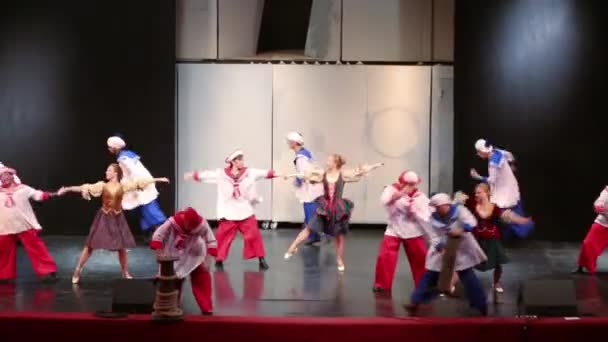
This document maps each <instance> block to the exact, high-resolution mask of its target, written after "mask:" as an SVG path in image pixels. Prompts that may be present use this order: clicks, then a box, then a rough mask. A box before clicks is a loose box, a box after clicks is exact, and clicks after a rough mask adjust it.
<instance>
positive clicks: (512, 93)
mask: <svg viewBox="0 0 608 342" xmlns="http://www.w3.org/2000/svg"><path fill="white" fill-rule="evenodd" d="M607 8H608V6H607V4H606V2H605V1H592V0H570V1H568V0H494V1H484V0H468V1H457V2H456V37H455V39H456V44H455V49H456V50H455V71H454V72H455V165H454V170H455V171H454V172H455V175H454V176H455V185H456V187H457V188H459V189H466V190H470V189H471V188H472V186H473V183H472V182H471V181H470V179H469V176H468V172H469V168H470V167H472V166H475V167H477V168H478V170H479V169H481V170H483V172H482V174H485V173H486V172H487V171H486V170H487V167H486V165H487V164H486V163H484V162H482V161H481V160H479V159H478V158H477V157H476V156H475V151H474V148H473V144H474V142H475V140H476V139H477V138H479V137H487V138H488V139H489V140H490V141H492V142H494V143H495V145H497V146H501V147H504V148H506V149H508V150H510V151H512V152H513V153H514V155H515V156H516V158H517V159H518V173H517V175H518V178H519V180H520V187H521V191H522V196H523V200H524V206H525V208H526V210H527V211H528V212H529V213H531V214H532V215H533V216H534V217H535V219H536V221H537V223H538V226H537V230H536V231H535V233H534V235H533V237H535V238H540V239H550V240H580V239H582V238H583V237H584V235H585V233H586V230H587V229H588V227H589V225H590V224H591V222H592V220H593V218H594V216H595V215H594V214H593V211H592V203H593V201H594V199H595V198H596V197H597V195H598V194H599V192H600V191H601V190H602V188H603V187H604V186H605V185H606V184H608V173H607V172H606V170H608V159H607V158H606V154H605V152H604V150H605V149H606V147H608V134H607V131H606V130H607V128H608V116H607V115H606V109H605V108H606V106H605V104H606V99H607V94H608V92H607V90H608V88H607V87H606V80H607V76H608V72H607V71H608V69H607V68H608V63H607V61H608V53H607V50H606V48H605V46H606V33H607V32H608V20H606V18H608V11H607Z"/></svg>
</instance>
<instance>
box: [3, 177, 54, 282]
mask: <svg viewBox="0 0 608 342" xmlns="http://www.w3.org/2000/svg"><path fill="white" fill-rule="evenodd" d="M16 175H17V172H16V171H15V170H14V169H11V168H9V167H6V166H2V167H0V185H1V186H0V280H9V279H15V277H16V276H17V240H19V241H20V242H21V245H22V246H23V248H24V249H25V252H26V253H27V255H28V256H29V258H30V261H31V263H32V268H33V269H34V272H36V274H37V275H38V276H40V277H43V278H46V277H50V278H53V279H54V278H55V277H56V275H55V272H57V265H56V264H55V261H54V260H53V257H51V255H50V254H49V251H48V249H47V247H46V244H45V243H44V241H43V240H42V239H41V238H40V236H38V231H40V230H41V229H42V227H41V226H40V223H38V220H37V219H36V215H34V210H33V209H32V205H31V203H30V200H34V201H39V202H42V201H46V200H48V199H49V198H50V197H51V196H52V195H51V194H50V193H48V192H43V191H40V190H34V189H32V188H31V187H29V186H27V185H24V184H20V183H17V182H16V181H15V176H16Z"/></svg>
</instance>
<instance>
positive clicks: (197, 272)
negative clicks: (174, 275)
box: [179, 264, 213, 312]
mask: <svg viewBox="0 0 608 342" xmlns="http://www.w3.org/2000/svg"><path fill="white" fill-rule="evenodd" d="M182 285H183V281H182V282H181V283H180V285H179V286H180V287H179V288H180V292H181V287H182ZM190 285H191V286H192V294H193V295H194V299H195V300H196V303H197V304H198V307H199V308H201V311H202V312H212V311H213V301H212V300H211V274H210V273H209V271H207V270H206V269H205V266H204V265H203V264H201V265H199V266H198V267H197V268H195V269H194V271H192V272H191V273H190ZM180 298H181V293H180Z"/></svg>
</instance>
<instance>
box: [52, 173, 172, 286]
mask: <svg viewBox="0 0 608 342" xmlns="http://www.w3.org/2000/svg"><path fill="white" fill-rule="evenodd" d="M122 176H123V175H122V169H121V168H120V166H119V165H118V164H110V166H108V168H107V170H106V180H107V182H104V181H99V182H97V183H95V184H83V185H79V186H70V187H62V188H61V189H60V190H59V192H58V194H59V195H64V194H66V193H68V192H79V193H81V194H82V197H83V198H84V199H86V200H90V199H91V196H94V197H101V201H102V206H101V208H100V209H99V211H98V212H97V215H96V216H95V220H93V224H92V225H91V230H90V232H89V236H88V237H87V240H86V242H85V246H84V248H83V249H82V253H81V254H80V259H79V260H78V265H77V266H76V269H75V270H74V275H73V276H72V283H73V284H78V283H79V282H80V273H81V272H82V269H83V267H84V265H85V263H86V262H87V260H89V257H90V256H91V253H93V251H94V250H96V249H105V250H110V251H117V252H118V261H119V262H120V269H121V271H122V276H123V278H127V279H130V278H131V275H130V274H129V269H128V261H127V248H133V247H135V240H134V239H133V235H132V234H131V230H130V229H129V225H128V224H127V220H126V219H125V214H124V213H123V212H122V205H121V203H122V199H123V197H124V195H125V193H129V192H133V191H138V190H141V189H144V188H146V187H147V186H148V185H150V184H152V183H155V182H164V183H168V182H169V180H168V179H167V178H154V179H142V180H139V181H135V182H123V183H121V180H122Z"/></svg>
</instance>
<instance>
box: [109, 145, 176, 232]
mask: <svg viewBox="0 0 608 342" xmlns="http://www.w3.org/2000/svg"><path fill="white" fill-rule="evenodd" d="M107 143H108V149H109V150H110V152H111V153H113V154H115V155H116V156H117V162H118V165H120V167H121V169H122V171H123V177H124V179H123V181H125V182H136V181H138V180H141V179H151V178H152V174H150V171H148V169H146V167H145V166H144V164H142V162H141V160H140V157H139V155H137V154H136V153H135V152H133V151H130V150H126V149H125V147H126V145H127V144H126V143H125V141H124V140H123V139H122V138H121V137H119V136H117V135H115V136H112V137H110V138H108V142H107ZM157 198H158V191H157V190H156V186H155V184H154V183H151V184H149V185H148V186H146V187H144V188H142V189H139V190H137V191H131V192H129V193H126V194H125V196H124V197H123V199H122V208H123V209H124V210H133V209H135V208H137V207H141V220H140V226H141V230H142V231H143V232H144V233H145V235H146V236H147V239H149V238H150V237H151V236H152V234H154V229H156V227H158V226H159V225H160V224H162V223H163V222H165V221H166V220H167V217H166V216H165V214H164V213H163V212H162V210H161V209H160V206H159V205H158V200H157Z"/></svg>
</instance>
